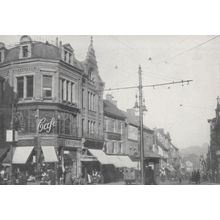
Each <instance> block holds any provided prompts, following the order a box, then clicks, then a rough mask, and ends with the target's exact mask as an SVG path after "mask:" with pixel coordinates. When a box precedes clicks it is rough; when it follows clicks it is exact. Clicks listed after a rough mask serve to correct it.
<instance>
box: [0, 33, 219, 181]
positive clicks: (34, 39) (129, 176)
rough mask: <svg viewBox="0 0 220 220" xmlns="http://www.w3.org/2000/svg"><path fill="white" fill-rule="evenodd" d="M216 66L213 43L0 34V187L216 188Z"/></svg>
mask: <svg viewBox="0 0 220 220" xmlns="http://www.w3.org/2000/svg"><path fill="white" fill-rule="evenodd" d="M219 67H220V38H219V36H218V35H187V36H183V35H178V36H177V35H126V36H125V35H93V36H90V35H62V36H61V35H57V36H56V35H49V36H46V35H19V36H16V35H0V184H1V185H216V184H219V183H220V97H219V96H220V93H219V84H220V68H219Z"/></svg>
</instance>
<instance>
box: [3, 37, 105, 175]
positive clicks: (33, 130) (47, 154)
mask: <svg viewBox="0 0 220 220" xmlns="http://www.w3.org/2000/svg"><path fill="white" fill-rule="evenodd" d="M0 55H1V60H0V76H2V77H3V78H4V79H7V81H8V83H9V85H10V86H11V87H12V88H13V91H14V93H15V94H16V95H17V98H18V104H17V112H16V114H15V115H16V118H17V119H18V121H19V125H18V142H17V144H16V146H15V149H14V156H13V161H12V162H13V164H16V165H18V164H19V165H20V166H24V167H25V165H24V164H27V163H29V167H30V166H31V164H33V166H35V165H37V170H39V169H40V167H41V166H42V163H57V162H58V163H59V162H60V163H61V164H62V165H63V166H68V167H71V170H72V173H73V174H74V175H76V176H79V175H80V174H81V156H80V155H81V148H82V144H84V146H85V147H91V146H97V144H93V143H94V142H95V143H97V140H98V141H100V140H102V144H103V138H102V137H103V129H102V128H103V104H102V91H103V87H104V83H103V82H102V80H101V78H100V76H99V74H98V68H97V62H96V59H95V52H94V49H93V42H92V40H91V43H90V45H89V49H88V53H87V57H86V59H85V61H83V62H79V61H78V60H77V59H76V58H75V55H74V50H73V48H72V47H71V45H70V44H62V42H61V41H60V42H58V39H57V40H56V45H53V44H50V43H48V42H45V43H43V42H38V41H33V40H32V39H31V38H30V37H29V36H22V37H21V38H20V42H19V44H18V45H16V46H15V47H12V48H10V49H7V48H5V46H4V44H2V43H1V44H0ZM82 137H84V138H83V141H82ZM90 140H92V141H90ZM102 144H101V146H99V147H102ZM21 164H22V165H21Z"/></svg>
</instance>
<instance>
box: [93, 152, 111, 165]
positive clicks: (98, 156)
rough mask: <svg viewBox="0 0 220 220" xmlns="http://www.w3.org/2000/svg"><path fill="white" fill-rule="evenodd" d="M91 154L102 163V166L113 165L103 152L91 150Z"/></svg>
mask: <svg viewBox="0 0 220 220" xmlns="http://www.w3.org/2000/svg"><path fill="white" fill-rule="evenodd" d="M89 152H90V153H91V154H92V155H93V156H94V157H95V158H96V159H97V160H98V161H99V162H100V163H101V164H112V162H111V161H110V160H109V156H108V155H106V154H105V152H104V151H102V150H96V149H89Z"/></svg>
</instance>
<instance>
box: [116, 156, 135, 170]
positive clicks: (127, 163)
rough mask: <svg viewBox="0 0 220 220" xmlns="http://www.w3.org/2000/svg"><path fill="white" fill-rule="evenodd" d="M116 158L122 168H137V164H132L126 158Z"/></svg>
mask: <svg viewBox="0 0 220 220" xmlns="http://www.w3.org/2000/svg"><path fill="white" fill-rule="evenodd" d="M118 158H119V159H120V160H121V161H122V163H123V164H124V167H127V168H138V167H137V163H135V162H133V161H132V160H131V159H130V158H129V157H128V156H118Z"/></svg>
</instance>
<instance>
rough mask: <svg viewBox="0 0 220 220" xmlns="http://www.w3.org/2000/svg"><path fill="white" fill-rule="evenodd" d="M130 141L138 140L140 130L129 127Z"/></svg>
mask: <svg viewBox="0 0 220 220" xmlns="http://www.w3.org/2000/svg"><path fill="white" fill-rule="evenodd" d="M128 139H130V140H135V141H137V140H138V128H136V127H134V126H132V125H128Z"/></svg>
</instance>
